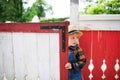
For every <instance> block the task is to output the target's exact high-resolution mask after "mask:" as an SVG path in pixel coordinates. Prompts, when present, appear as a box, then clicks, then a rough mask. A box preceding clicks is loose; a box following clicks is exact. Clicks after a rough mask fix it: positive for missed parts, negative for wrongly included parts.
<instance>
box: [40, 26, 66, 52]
mask: <svg viewBox="0 0 120 80" xmlns="http://www.w3.org/2000/svg"><path fill="white" fill-rule="evenodd" d="M40 29H61V30H62V51H63V52H65V50H66V49H65V48H66V47H65V44H66V38H65V26H40Z"/></svg>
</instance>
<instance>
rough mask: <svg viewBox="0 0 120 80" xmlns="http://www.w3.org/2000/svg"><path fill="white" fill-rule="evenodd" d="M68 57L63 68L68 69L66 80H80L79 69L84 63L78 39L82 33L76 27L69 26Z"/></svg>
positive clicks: (84, 59) (80, 73)
mask: <svg viewBox="0 0 120 80" xmlns="http://www.w3.org/2000/svg"><path fill="white" fill-rule="evenodd" d="M68 31H69V32H68V40H69V42H68V44H69V45H68V46H69V56H68V63H66V65H65V68H66V69H68V80H82V72H81V69H82V68H83V66H84V65H85V63H86V58H85V56H84V53H83V50H82V49H81V48H80V47H79V38H80V37H81V36H82V32H79V30H78V29H77V28H76V26H72V25H70V26H69V30H68Z"/></svg>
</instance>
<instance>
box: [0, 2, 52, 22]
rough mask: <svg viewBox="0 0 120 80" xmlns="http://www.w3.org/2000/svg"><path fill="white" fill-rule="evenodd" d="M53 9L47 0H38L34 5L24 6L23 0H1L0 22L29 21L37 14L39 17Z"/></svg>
mask: <svg viewBox="0 0 120 80" xmlns="http://www.w3.org/2000/svg"><path fill="white" fill-rule="evenodd" d="M46 11H52V7H51V6H50V5H48V4H47V3H46V2H45V0H36V2H35V3H34V4H33V6H32V7H29V8H28V9H27V10H25V9H24V8H23V2H22V0H0V22H5V21H12V22H27V21H31V20H32V18H33V17H34V16H35V15H37V16H38V17H39V18H40V17H44V16H45V15H46V13H45V12H46Z"/></svg>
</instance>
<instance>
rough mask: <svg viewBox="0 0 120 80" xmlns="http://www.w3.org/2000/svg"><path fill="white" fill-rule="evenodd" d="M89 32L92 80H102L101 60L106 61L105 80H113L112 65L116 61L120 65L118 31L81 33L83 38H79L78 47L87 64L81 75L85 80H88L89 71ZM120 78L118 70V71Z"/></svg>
mask: <svg viewBox="0 0 120 80" xmlns="http://www.w3.org/2000/svg"><path fill="white" fill-rule="evenodd" d="M91 32H93V52H92V54H93V56H92V58H93V64H94V69H93V72H92V73H93V79H92V80H102V78H101V76H102V74H103V72H102V70H101V65H102V63H103V62H102V61H103V59H106V65H107V69H106V71H105V75H106V79H105V80H115V78H114V76H115V74H116V72H115V70H114V65H115V63H116V59H117V58H118V59H119V65H120V31H83V36H82V37H81V38H80V45H81V47H82V48H83V50H84V52H85V56H86V58H87V63H86V65H85V67H84V68H83V75H84V79H85V80H89V77H88V76H89V74H90V71H89V70H88V65H89V63H90V54H91ZM118 75H119V77H120V69H119V71H118ZM118 80H120V78H119V79H118Z"/></svg>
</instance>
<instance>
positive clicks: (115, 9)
mask: <svg viewBox="0 0 120 80" xmlns="http://www.w3.org/2000/svg"><path fill="white" fill-rule="evenodd" d="M85 13H86V14H120V1H119V0H98V2H97V4H90V5H88V6H87V7H86V8H85Z"/></svg>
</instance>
